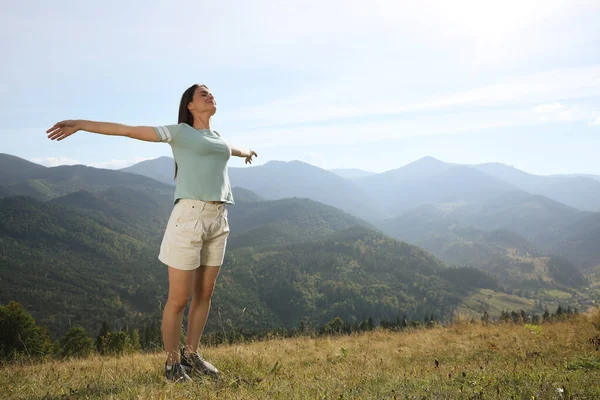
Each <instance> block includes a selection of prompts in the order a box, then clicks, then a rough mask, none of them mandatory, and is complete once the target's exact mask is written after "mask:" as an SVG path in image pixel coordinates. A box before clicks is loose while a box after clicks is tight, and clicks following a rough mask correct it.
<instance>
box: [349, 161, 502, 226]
mask: <svg viewBox="0 0 600 400" xmlns="http://www.w3.org/2000/svg"><path fill="white" fill-rule="evenodd" d="M354 182H355V183H356V184H357V185H358V186H359V187H360V188H361V189H362V190H363V191H364V192H367V193H370V194H371V195H373V196H374V197H376V198H378V199H381V203H382V205H383V206H384V208H385V209H386V210H387V211H389V212H390V213H391V214H392V215H399V214H401V213H403V212H406V211H408V210H410V209H412V208H415V207H419V206H421V205H425V204H436V203H441V202H444V203H456V204H464V203H467V204H477V203H481V202H483V201H486V200H487V199H489V198H493V197H494V196H497V195H499V194H501V193H505V192H508V191H511V190H514V187H513V186H512V185H510V184H508V183H506V182H504V181H502V180H500V179H498V178H495V177H492V176H490V175H487V174H485V173H483V172H481V171H478V170H476V169H474V168H470V167H465V166H457V165H453V164H446V163H443V162H441V161H438V160H436V159H433V158H431V157H426V158H423V159H420V160H418V161H415V162H413V163H411V164H408V165H406V166H404V167H402V168H399V169H396V170H392V171H388V172H385V173H383V174H378V175H375V176H371V177H366V178H361V179H356V180H355V181H354Z"/></svg>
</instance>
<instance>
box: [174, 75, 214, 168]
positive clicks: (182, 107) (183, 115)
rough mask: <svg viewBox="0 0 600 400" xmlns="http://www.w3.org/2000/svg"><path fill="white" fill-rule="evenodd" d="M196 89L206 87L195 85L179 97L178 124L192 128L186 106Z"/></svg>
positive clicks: (192, 117) (189, 112) (192, 119)
mask: <svg viewBox="0 0 600 400" xmlns="http://www.w3.org/2000/svg"><path fill="white" fill-rule="evenodd" d="M198 87H206V85H198V84H197V83H195V84H193V85H192V86H190V87H189V88H187V89H186V91H185V92H183V95H181V102H180V103H179V117H178V118H177V123H178V124H181V123H184V124H188V125H189V126H194V116H193V115H192V112H191V111H190V109H189V108H188V104H190V103H191V102H192V99H193V98H194V93H196V89H197V88H198ZM173 179H177V161H175V176H174V177H173Z"/></svg>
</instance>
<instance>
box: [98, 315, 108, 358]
mask: <svg viewBox="0 0 600 400" xmlns="http://www.w3.org/2000/svg"><path fill="white" fill-rule="evenodd" d="M109 334H110V328H109V326H108V322H106V321H102V328H100V332H99V333H98V336H97V337H96V350H97V351H98V353H100V354H104V352H105V350H106V349H105V345H104V344H105V341H106V338H107V337H108V335H109Z"/></svg>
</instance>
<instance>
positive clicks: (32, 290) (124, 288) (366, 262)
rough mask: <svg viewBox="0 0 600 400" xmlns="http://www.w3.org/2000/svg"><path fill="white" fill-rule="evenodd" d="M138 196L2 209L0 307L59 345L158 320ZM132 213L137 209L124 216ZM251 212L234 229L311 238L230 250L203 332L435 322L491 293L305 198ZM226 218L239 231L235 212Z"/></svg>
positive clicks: (157, 269) (157, 283) (489, 283)
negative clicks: (20, 313)
mask: <svg viewBox="0 0 600 400" xmlns="http://www.w3.org/2000/svg"><path fill="white" fill-rule="evenodd" d="M143 196H144V194H143V193H141V194H140V193H138V192H122V191H121V189H119V190H117V191H113V190H112V189H108V190H106V191H103V192H96V193H90V192H85V191H80V192H74V193H72V194H69V195H66V196H64V197H62V198H58V199H55V200H53V201H50V202H45V203H42V202H40V201H37V200H35V199H32V198H29V197H9V198H5V199H2V200H0V256H1V257H2V260H3V262H4V263H5V265H6V266H7V268H3V269H1V270H0V280H1V281H2V288H3V290H2V291H1V292H0V302H2V304H5V303H7V302H8V301H10V300H16V301H18V302H20V303H22V304H23V305H24V306H25V307H26V308H27V309H28V310H31V312H32V314H33V315H34V317H35V318H36V320H37V321H38V322H39V323H40V324H41V325H47V326H48V327H49V328H50V330H51V332H53V334H54V335H56V336H58V335H62V334H64V333H65V332H66V330H68V328H69V326H71V325H82V326H84V328H85V329H86V330H87V331H88V332H95V331H97V330H98V329H99V327H100V324H101V322H102V321H103V320H107V321H109V322H110V323H111V325H113V326H115V325H116V326H123V325H125V324H129V325H130V326H136V324H137V325H138V326H139V324H141V323H144V321H147V320H148V319H149V318H150V319H156V318H159V314H160V304H164V301H165V296H166V293H167V276H166V269H165V267H164V265H162V264H161V263H160V262H159V261H158V260H157V258H156V256H157V252H158V244H157V242H156V239H158V238H154V239H152V237H151V236H152V235H151V231H150V232H149V233H148V234H146V235H139V234H138V233H139V232H140V231H143V229H144V227H149V226H153V224H152V223H150V222H149V221H142V220H145V219H146V218H148V214H147V212H148V211H152V210H154V209H156V208H160V207H161V204H160V203H158V202H157V203H156V204H155V203H152V202H149V203H139V202H138V200H139V199H141V198H143ZM111 197H112V199H111ZM286 202H288V204H286ZM263 203H264V204H263ZM135 204H138V205H139V206H140V208H142V209H141V210H137V211H134V210H131V208H130V207H131V205H135ZM247 206H249V207H252V208H250V209H248V210H246V211H244V210H243V207H244V206H243V205H240V209H239V217H240V220H239V226H240V227H242V226H244V225H246V227H247V229H248V230H247V231H246V233H248V232H251V231H252V229H261V228H262V229H263V230H265V231H266V232H267V233H265V237H273V235H272V234H269V233H268V231H269V229H271V228H272V227H282V226H283V227H286V226H288V225H289V224H290V222H291V223H295V222H302V223H303V224H304V228H305V229H307V230H309V231H310V233H311V234H312V235H314V236H315V237H314V238H311V240H309V241H302V242H298V241H297V240H299V239H302V238H303V237H306V234H304V233H302V235H299V236H295V237H293V238H292V239H293V240H290V241H289V242H284V241H280V242H277V241H271V242H269V243H259V246H258V247H257V246H254V247H238V248H237V249H235V248H234V249H230V251H228V253H227V255H226V259H225V267H224V268H223V271H222V272H221V278H220V279H219V280H218V283H217V290H216V293H215V297H214V306H215V308H216V310H215V315H219V318H220V319H219V321H217V320H216V319H215V318H213V319H211V320H209V324H208V326H207V329H208V331H215V330H218V329H222V325H219V324H222V323H225V324H235V325H232V326H231V327H235V328H241V327H246V328H260V327H277V326H285V327H291V326H297V325H295V324H298V323H299V322H300V321H305V322H307V323H310V324H314V325H317V324H322V323H324V321H325V322H327V321H328V320H330V319H331V318H333V317H334V316H342V317H344V320H347V321H353V320H359V319H361V318H364V317H365V316H373V317H374V318H392V317H396V316H398V314H399V313H401V312H405V313H407V315H412V316H416V317H419V318H422V317H423V315H424V313H428V314H430V313H434V312H435V314H436V315H437V316H439V317H440V318H441V317H442V316H444V315H445V316H448V315H450V313H451V312H452V309H453V307H455V306H457V305H458V304H459V303H460V301H461V299H462V297H464V296H467V295H469V294H470V293H471V292H472V291H473V290H478V289H479V288H491V289H496V288H497V285H496V283H495V282H494V281H493V280H492V279H490V278H489V277H487V276H486V275H485V274H483V273H480V272H477V271H472V270H465V269H448V268H446V267H445V266H444V265H443V264H441V263H440V262H439V261H438V260H436V259H435V258H434V257H433V256H431V255H429V254H428V253H426V252H425V251H423V250H421V249H418V248H416V247H414V246H411V245H408V244H406V243H400V242H397V241H395V240H393V239H391V238H387V237H385V236H383V235H381V234H379V233H376V232H374V231H372V230H371V229H369V228H368V227H365V226H364V223H363V226H361V225H358V226H352V227H350V228H346V229H343V228H344V227H347V226H351V224H353V223H359V224H360V223H361V221H358V220H356V219H355V218H354V217H349V216H347V215H346V214H344V213H342V212H341V211H336V210H334V209H331V208H330V207H327V206H323V205H317V204H314V202H311V201H309V200H305V199H288V200H277V201H258V202H252V203H248V204H247ZM303 210H304V211H305V213H304V214H302V213H303V212H304V211H303ZM244 213H245V214H244ZM302 215H304V217H303V218H304V220H305V221H301V219H300V217H301V216H302ZM121 217H124V218H125V220H121ZM231 221H232V222H231V223H232V225H235V224H236V222H235V221H236V216H235V213H233V212H232V215H231ZM286 221H289V222H286ZM306 221H308V222H306ZM261 222H266V223H264V224H261ZM164 223H166V221H164V220H163V224H164ZM337 228H340V229H343V230H338V231H335V229H337ZM311 229H312V230H311ZM284 232H286V233H288V234H289V232H288V231H287V230H284ZM326 232H331V233H329V235H327V234H323V233H326ZM291 233H292V234H293V233H294V231H293V230H291ZM242 235H243V234H242ZM142 237H143V238H144V239H143V240H142V239H141V238H142ZM25 283H26V284H25ZM223 321H224V322H223ZM232 321H235V322H232Z"/></svg>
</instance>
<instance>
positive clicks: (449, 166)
mask: <svg viewBox="0 0 600 400" xmlns="http://www.w3.org/2000/svg"><path fill="white" fill-rule="evenodd" d="M123 171H126V172H133V173H137V174H140V175H144V176H148V177H151V178H154V179H157V180H159V181H162V182H165V183H169V184H174V181H173V159H172V158H170V157H161V158H158V159H155V160H147V161H143V162H141V163H138V164H135V165H133V166H131V167H128V168H125V169H123ZM230 175H231V180H232V184H233V185H234V186H240V187H246V188H248V189H250V190H253V191H255V192H256V193H258V194H259V195H262V196H264V197H266V198H269V199H277V198H285V197H290V196H298V197H306V198H310V199H313V200H316V201H320V202H322V203H325V204H330V205H332V206H334V207H337V208H341V209H344V210H346V211H348V212H351V213H353V214H355V215H357V214H356V209H351V208H352V207H349V206H346V207H349V208H350V209H349V208H344V207H341V206H340V202H339V201H335V200H333V199H331V198H330V197H329V196H328V195H329V193H328V192H327V190H328V189H327V188H328V187H330V185H333V188H335V189H334V190H336V191H339V190H341V192H342V193H349V192H353V193H354V195H355V196H354V197H360V198H362V199H364V200H365V201H369V202H374V205H375V207H376V209H375V210H373V211H374V213H373V214H370V217H368V218H366V219H367V220H369V221H373V220H374V219H373V218H378V217H385V216H394V215H399V214H401V213H403V212H405V211H407V210H410V209H411V208H413V207H416V206H419V205H422V204H433V203H437V202H449V201H454V202H456V201H460V202H466V203H473V202H475V203H477V202H479V201H485V200H486V199H489V198H491V197H494V196H495V195H498V194H501V193H504V192H510V191H515V190H522V191H525V192H528V193H530V194H538V195H541V196H544V197H547V198H549V199H552V200H555V201H557V202H560V203H563V204H565V205H567V206H570V207H572V208H577V209H580V210H583V211H600V176H597V175H584V174H580V175H551V176H540V175H533V174H528V173H526V172H523V171H520V170H518V169H516V168H514V167H510V166H508V165H504V164H499V163H487V164H478V165H461V164H453V163H446V162H443V161H439V160H437V159H435V158H432V157H424V158H422V159H420V160H417V161H415V162H412V163H410V164H407V165H405V166H403V167H400V168H397V169H393V170H390V171H387V172H383V173H379V174H375V173H371V172H366V171H362V170H357V169H346V170H344V169H341V170H331V171H326V170H323V169H321V168H318V167H315V166H312V165H310V164H306V163H303V162H300V161H292V162H288V163H285V162H280V161H273V162H269V163H266V164H264V165H261V166H257V167H249V168H230ZM332 175H337V176H338V177H343V178H345V180H346V183H345V184H344V183H341V182H340V181H339V180H336V179H335V178H333V177H332ZM246 179H250V181H249V182H248V183H247V182H246ZM344 196H346V195H344ZM342 203H346V201H344V202H342Z"/></svg>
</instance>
